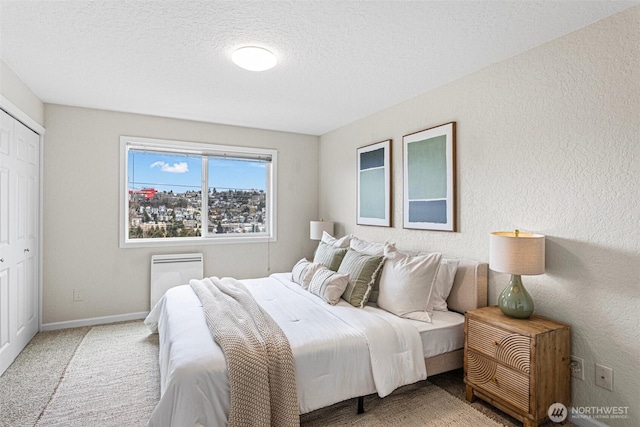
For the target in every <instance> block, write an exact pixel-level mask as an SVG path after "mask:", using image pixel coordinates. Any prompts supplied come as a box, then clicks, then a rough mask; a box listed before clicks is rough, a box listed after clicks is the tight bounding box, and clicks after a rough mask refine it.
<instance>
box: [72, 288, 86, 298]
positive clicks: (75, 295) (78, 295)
mask: <svg viewBox="0 0 640 427" xmlns="http://www.w3.org/2000/svg"><path fill="white" fill-rule="evenodd" d="M73 300H74V301H84V291H83V290H82V289H74V290H73Z"/></svg>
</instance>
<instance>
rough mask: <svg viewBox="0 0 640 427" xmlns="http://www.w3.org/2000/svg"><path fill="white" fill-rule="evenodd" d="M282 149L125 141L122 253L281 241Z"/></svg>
mask: <svg viewBox="0 0 640 427" xmlns="http://www.w3.org/2000/svg"><path fill="white" fill-rule="evenodd" d="M276 163H277V151H276V150H271V149H260V148H245V147H232V146H222V145H209V144H199V143H191V142H179V141H164V140H156V139H147V138H134V137H121V138H120V171H121V172H120V189H121V209H120V212H121V213H120V223H121V226H120V229H121V231H120V234H121V235H120V247H135V246H159V245H165V244H169V245H175V244H196V243H216V242H225V243H229V242H256V241H263V242H266V241H275V240H276V227H275V224H276V221H275V206H276V203H275V200H276V197H275V196H276V191H275V182H276V179H275V175H276Z"/></svg>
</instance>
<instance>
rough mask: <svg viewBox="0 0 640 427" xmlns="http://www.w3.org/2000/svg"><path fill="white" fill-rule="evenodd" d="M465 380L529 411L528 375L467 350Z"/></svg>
mask: <svg viewBox="0 0 640 427" xmlns="http://www.w3.org/2000/svg"><path fill="white" fill-rule="evenodd" d="M467 381H468V382H469V383H471V384H472V385H473V386H474V387H476V388H478V389H479V390H484V391H486V392H488V393H489V394H491V395H493V396H496V397H499V398H500V399H502V400H503V401H504V402H507V403H510V404H511V405H513V406H515V407H516V408H518V409H520V410H522V411H524V412H528V411H529V375H527V374H524V373H522V372H518V371H517V370H514V369H511V368H509V367H507V366H505V365H503V364H501V363H497V362H496V361H495V360H492V359H490V358H488V357H485V356H483V355H481V354H480V353H476V352H474V351H472V350H468V351H467Z"/></svg>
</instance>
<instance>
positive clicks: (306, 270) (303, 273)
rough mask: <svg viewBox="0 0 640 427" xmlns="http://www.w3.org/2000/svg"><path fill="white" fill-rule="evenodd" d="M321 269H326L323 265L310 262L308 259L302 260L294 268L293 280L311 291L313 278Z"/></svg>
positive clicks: (292, 272)
mask: <svg viewBox="0 0 640 427" xmlns="http://www.w3.org/2000/svg"><path fill="white" fill-rule="evenodd" d="M321 268H324V266H323V265H322V264H318V263H315V262H309V261H307V259H306V258H302V259H301V260H300V261H298V262H297V263H296V265H294V266H293V269H292V270H291V280H292V281H293V282H295V283H297V284H298V285H300V286H302V288H303V289H309V284H310V283H311V278H312V277H313V275H314V274H315V273H316V271H318V270H319V269H321Z"/></svg>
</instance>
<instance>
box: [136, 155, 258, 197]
mask: <svg viewBox="0 0 640 427" xmlns="http://www.w3.org/2000/svg"><path fill="white" fill-rule="evenodd" d="M128 163H129V170H128V181H129V189H130V190H132V189H136V190H139V189H142V188H155V189H156V190H158V191H170V190H173V192H174V193H184V192H185V191H198V190H200V179H201V178H200V177H201V173H202V160H201V158H200V157H199V156H186V155H175V154H163V153H152V152H142V151H134V150H130V151H129V159H128ZM265 177H266V165H265V164H264V163H259V162H253V161H245V160H229V159H224V160H222V159H214V158H212V159H209V184H208V187H209V189H212V188H214V187H215V188H216V189H218V191H220V190H225V189H228V188H233V189H247V190H249V189H257V190H265V183H266V178H265Z"/></svg>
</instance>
